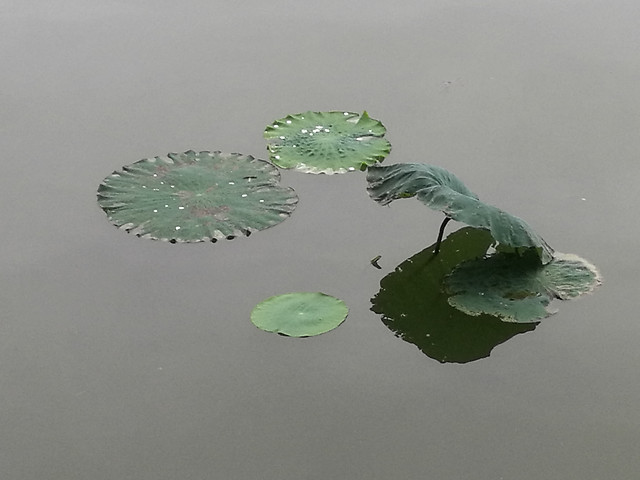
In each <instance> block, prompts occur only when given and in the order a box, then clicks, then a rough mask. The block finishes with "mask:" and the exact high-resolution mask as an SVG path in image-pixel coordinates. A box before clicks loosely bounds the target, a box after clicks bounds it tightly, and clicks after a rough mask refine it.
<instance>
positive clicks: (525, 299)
mask: <svg viewBox="0 0 640 480" xmlns="http://www.w3.org/2000/svg"><path fill="white" fill-rule="evenodd" d="M600 283H601V277H600V274H599V273H598V270H597V269H596V267H595V266H593V265H592V264H591V263H589V262H588V261H586V260H585V259H583V258H580V257H579V256H577V255H573V254H563V253H558V252H556V254H555V258H554V259H553V260H552V261H551V262H550V263H548V264H547V265H540V263H539V262H538V261H537V257H536V256H535V255H524V256H519V255H517V254H515V253H503V252H498V253H496V254H493V255H490V256H488V257H485V258H481V259H478V260H471V261H468V262H464V263H462V264H460V265H459V266H458V267H457V268H456V269H455V270H453V272H451V274H450V275H449V276H448V277H446V278H445V282H444V284H445V288H446V290H447V292H448V293H449V294H451V296H450V297H449V299H448V302H449V304H450V305H451V306H453V307H455V308H457V309H458V310H461V311H463V312H465V313H467V314H469V315H480V314H484V313H486V314H489V315H495V316H497V317H500V319H501V320H503V321H506V322H519V323H527V322H536V321H539V320H540V319H543V318H545V317H548V316H549V315H551V314H553V313H555V312H554V311H553V310H551V309H550V303H551V301H552V300H554V299H561V300H568V299H571V298H575V297H578V296H580V295H582V294H585V293H590V292H591V291H593V289H594V288H596V287H597V286H598V285H600Z"/></svg>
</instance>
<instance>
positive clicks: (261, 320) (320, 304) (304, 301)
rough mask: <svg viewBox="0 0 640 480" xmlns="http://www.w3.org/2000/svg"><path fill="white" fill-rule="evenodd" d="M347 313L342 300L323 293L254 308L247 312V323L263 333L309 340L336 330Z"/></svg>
mask: <svg viewBox="0 0 640 480" xmlns="http://www.w3.org/2000/svg"><path fill="white" fill-rule="evenodd" d="M348 312H349V309H348V308H347V306H346V305H345V303H344V302H343V301H342V300H339V299H337V298H335V297H332V296H330V295H326V294H324V293H319V292H297V293H285V294H284V295H277V296H275V297H270V298H267V299H266V300H264V301H262V302H260V303H259V304H258V305H256V307H255V308H254V309H253V311H252V312H251V321H252V322H253V324H254V325H255V326H256V327H258V328H260V329H262V330H265V331H267V332H275V333H280V334H282V335H287V336H289V337H311V336H314V335H320V334H321V333H325V332H328V331H329V330H333V329H334V328H336V327H337V326H338V325H340V324H341V323H342V322H343V321H344V319H345V318H346V317H347V313H348Z"/></svg>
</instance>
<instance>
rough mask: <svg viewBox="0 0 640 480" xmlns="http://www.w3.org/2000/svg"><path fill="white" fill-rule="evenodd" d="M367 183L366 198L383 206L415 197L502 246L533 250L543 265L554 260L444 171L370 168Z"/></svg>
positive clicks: (536, 239)
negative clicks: (488, 236) (368, 197)
mask: <svg viewBox="0 0 640 480" xmlns="http://www.w3.org/2000/svg"><path fill="white" fill-rule="evenodd" d="M367 182H368V187H367V190H368V191H369V195H370V196H371V197H372V198H373V199H374V200H375V201H376V202H378V203H380V204H382V205H387V204H389V203H390V202H392V201H393V200H396V199H399V198H409V197H413V196H415V197H417V198H418V200H420V201H421V202H422V203H424V204H425V205H427V206H428V207H430V208H431V209H433V210H437V211H441V212H443V213H444V214H445V215H446V216H447V217H450V218H452V219H453V220H457V221H459V222H462V223H466V224H467V225H470V226H472V227H476V228H483V229H487V230H489V231H490V232H491V235H492V236H493V238H494V239H495V240H496V241H497V242H498V243H500V244H502V245H507V246H510V247H514V248H525V249H526V248H534V249H536V251H537V252H538V255H539V258H540V261H541V262H542V263H543V264H546V263H549V262H550V261H551V259H552V258H553V249H552V248H551V247H550V246H549V245H548V244H547V242H545V241H544V240H543V238H542V237H541V236H540V235H538V234H537V233H536V232H535V231H534V230H533V229H532V228H531V227H530V226H529V225H528V224H527V223H526V222H525V221H524V220H522V219H521V218H518V217H516V216H514V215H511V214H510V213H507V212H505V211H504V210H501V209H499V208H497V207H494V206H493V205H488V204H486V203H484V202H481V201H480V200H479V199H478V196H477V195H476V194H475V193H473V192H472V191H471V190H469V189H468V188H467V187H466V185H465V184H464V183H462V181H460V180H459V179H458V178H457V177H456V176H455V175H454V174H453V173H451V172H449V171H447V170H445V169H444V168H441V167H436V166H433V165H428V164H425V163H401V164H395V165H388V166H371V167H369V169H368V172H367Z"/></svg>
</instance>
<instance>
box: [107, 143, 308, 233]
mask: <svg viewBox="0 0 640 480" xmlns="http://www.w3.org/2000/svg"><path fill="white" fill-rule="evenodd" d="M279 180H280V173H279V172H278V169H277V168H275V167H274V166H273V165H271V164H269V163H267V162H265V161H263V160H258V159H256V158H253V157H252V156H249V155H240V154H238V153H231V154H223V153H221V152H213V153H211V152H194V151H188V152H185V153H170V154H168V155H167V156H166V157H154V158H145V159H143V160H140V161H138V162H136V163H133V164H132V165H128V166H125V167H123V168H122V170H120V171H117V172H114V173H113V174H111V175H109V176H108V177H107V178H105V180H104V181H103V182H102V184H101V185H100V187H99V188H98V204H99V205H100V206H101V207H102V208H103V210H104V211H105V212H106V214H107V216H108V217H109V220H111V222H112V223H113V224H114V225H116V226H117V227H120V228H122V229H124V230H126V231H128V232H131V233H135V234H136V235H138V236H140V237H145V238H152V239H162V240H169V241H172V242H200V241H205V240H211V241H216V240H218V239H221V238H233V237H235V236H238V235H249V234H250V233H251V232H252V231H254V230H263V229H265V228H268V227H271V226H273V225H276V224H278V223H280V222H282V221H283V220H284V219H285V218H287V217H288V216H289V215H290V214H291V212H293V210H294V209H295V207H296V204H297V202H298V197H297V195H296V194H295V192H294V191H293V189H292V188H285V187H282V186H281V185H280V184H279Z"/></svg>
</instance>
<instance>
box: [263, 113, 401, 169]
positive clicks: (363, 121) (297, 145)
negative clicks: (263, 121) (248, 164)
mask: <svg viewBox="0 0 640 480" xmlns="http://www.w3.org/2000/svg"><path fill="white" fill-rule="evenodd" d="M385 132H386V128H385V127H384V125H382V123H380V122H379V121H378V120H374V119H373V118H370V117H369V115H367V112H363V113H362V114H361V115H360V114H357V113H352V112H303V113H298V114H294V115H287V116H286V117H284V118H282V119H279V120H276V121H274V122H272V123H271V124H270V125H268V126H267V128H266V129H265V132H264V137H265V138H266V139H267V141H268V143H267V149H268V150H269V155H270V160H271V161H272V162H273V163H275V164H276V165H277V166H279V167H281V168H294V169H296V170H299V171H301V172H305V173H326V174H333V173H346V172H349V171H355V170H363V169H364V168H366V167H367V166H368V165H373V164H375V163H376V162H381V161H382V160H384V158H385V157H386V156H387V155H388V154H389V152H390V151H391V144H390V143H389V142H388V141H387V140H385V139H384V138H383V136H384V134H385Z"/></svg>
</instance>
